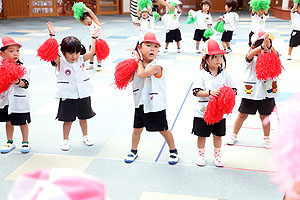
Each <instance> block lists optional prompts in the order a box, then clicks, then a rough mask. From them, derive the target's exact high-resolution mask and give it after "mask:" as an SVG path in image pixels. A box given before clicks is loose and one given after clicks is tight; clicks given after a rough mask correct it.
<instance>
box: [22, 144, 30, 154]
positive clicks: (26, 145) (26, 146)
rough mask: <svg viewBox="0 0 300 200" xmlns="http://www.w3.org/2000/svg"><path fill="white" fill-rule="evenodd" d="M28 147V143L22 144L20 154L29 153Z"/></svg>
mask: <svg viewBox="0 0 300 200" xmlns="http://www.w3.org/2000/svg"><path fill="white" fill-rule="evenodd" d="M29 151H30V146H29V144H28V143H23V144H22V148H21V153H29Z"/></svg>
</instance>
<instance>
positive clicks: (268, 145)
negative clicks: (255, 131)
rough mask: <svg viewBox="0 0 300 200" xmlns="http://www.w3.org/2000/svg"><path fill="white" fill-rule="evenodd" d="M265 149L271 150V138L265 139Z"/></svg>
mask: <svg viewBox="0 0 300 200" xmlns="http://www.w3.org/2000/svg"><path fill="white" fill-rule="evenodd" d="M264 147H265V148H266V149H271V147H272V145H271V140H270V138H264Z"/></svg>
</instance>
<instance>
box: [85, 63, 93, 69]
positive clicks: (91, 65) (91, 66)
mask: <svg viewBox="0 0 300 200" xmlns="http://www.w3.org/2000/svg"><path fill="white" fill-rule="evenodd" d="M85 69H86V70H90V69H94V65H93V64H90V65H89V66H87V67H86V68H85Z"/></svg>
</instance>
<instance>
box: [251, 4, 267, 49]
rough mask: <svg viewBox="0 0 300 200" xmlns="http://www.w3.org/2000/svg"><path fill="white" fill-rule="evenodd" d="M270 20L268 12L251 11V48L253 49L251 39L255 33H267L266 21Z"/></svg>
mask: <svg viewBox="0 0 300 200" xmlns="http://www.w3.org/2000/svg"><path fill="white" fill-rule="evenodd" d="M267 18H269V14H268V10H258V11H257V12H255V11H254V10H253V9H252V11H251V31H250V33H249V46H250V47H251V46H252V44H251V37H252V35H253V34H254V33H256V32H259V31H265V28H266V19H267Z"/></svg>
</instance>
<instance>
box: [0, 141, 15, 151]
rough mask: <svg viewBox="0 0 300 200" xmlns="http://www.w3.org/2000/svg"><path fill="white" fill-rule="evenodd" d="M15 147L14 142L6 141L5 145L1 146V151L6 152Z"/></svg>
mask: <svg viewBox="0 0 300 200" xmlns="http://www.w3.org/2000/svg"><path fill="white" fill-rule="evenodd" d="M15 147H16V146H15V144H14V143H7V144H6V145H4V147H2V149H1V153H8V152H10V151H11V150H13V149H14V148H15Z"/></svg>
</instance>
